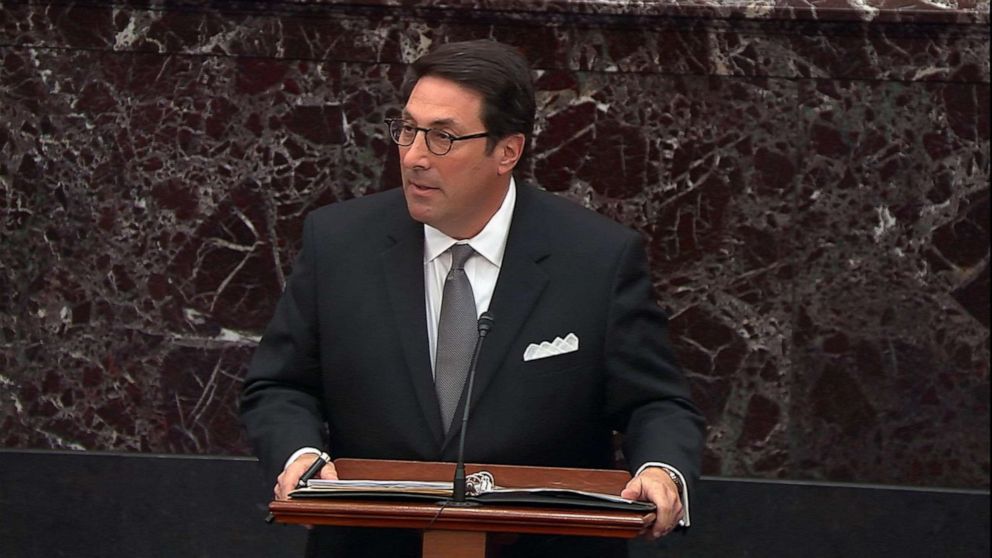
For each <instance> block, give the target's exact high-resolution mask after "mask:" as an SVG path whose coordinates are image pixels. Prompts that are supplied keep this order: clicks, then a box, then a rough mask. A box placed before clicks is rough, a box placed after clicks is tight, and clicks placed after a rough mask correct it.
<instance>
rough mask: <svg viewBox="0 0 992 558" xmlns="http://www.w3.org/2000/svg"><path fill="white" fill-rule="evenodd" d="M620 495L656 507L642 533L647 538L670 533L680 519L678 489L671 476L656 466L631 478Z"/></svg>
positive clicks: (680, 508)
mask: <svg viewBox="0 0 992 558" xmlns="http://www.w3.org/2000/svg"><path fill="white" fill-rule="evenodd" d="M620 496H621V497H622V498H627V499H630V500H641V501H645V502H651V503H653V504H654V505H655V507H656V508H657V510H656V517H655V520H654V523H652V524H651V525H650V526H649V527H648V528H646V529H645V530H644V532H643V533H642V534H643V535H644V536H645V537H646V538H648V539H659V538H661V537H663V536H665V535H667V534H668V533H671V532H672V531H673V530H674V529H675V528H676V527H677V526H678V523H679V520H680V519H682V502H681V500H680V498H679V494H678V489H677V488H676V486H675V483H674V482H672V479H671V477H669V476H668V474H667V473H665V472H664V471H661V470H659V469H657V468H648V469H645V470H644V471H642V472H641V474H639V475H637V476H636V477H634V478H633V479H631V480H630V482H628V483H627V486H626V487H625V488H624V489H623V491H622V492H621V493H620Z"/></svg>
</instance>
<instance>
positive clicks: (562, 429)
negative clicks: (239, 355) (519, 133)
mask: <svg viewBox="0 0 992 558" xmlns="http://www.w3.org/2000/svg"><path fill="white" fill-rule="evenodd" d="M489 309H490V311H491V312H492V313H493V315H494V316H495V326H494V328H493V330H492V332H491V333H490V334H489V336H488V337H487V339H486V342H485V345H484V348H483V350H482V353H481V355H480V362H479V366H478V375H477V376H476V382H475V389H474V391H475V393H473V395H472V416H471V419H470V421H469V431H468V439H467V441H466V448H465V451H466V458H467V460H469V461H472V462H483V463H514V464H523V465H546V466H570V467H608V466H610V464H611V461H612V444H611V432H612V430H618V431H621V432H623V433H624V453H625V457H626V459H627V461H628V464H629V465H630V467H631V469H632V470H636V468H638V467H639V466H640V465H641V464H643V463H645V462H648V461H663V462H665V463H668V464H671V465H673V466H675V467H677V468H678V469H679V470H680V471H682V472H683V473H684V474H685V475H686V477H687V478H688V479H690V483H691V479H692V478H694V477H695V476H697V474H698V470H699V456H700V454H701V449H702V419H701V416H700V414H699V413H698V411H697V410H696V408H695V407H694V406H693V405H692V403H691V402H690V396H689V390H688V387H687V385H686V382H685V380H684V378H683V376H682V374H681V373H680V372H679V370H678V368H677V367H676V365H675V364H674V359H673V355H672V353H671V349H670V346H669V344H668V341H667V334H666V319H665V317H664V315H663V314H662V312H661V311H660V310H659V308H658V307H657V305H656V304H655V301H654V293H653V289H652V286H651V282H650V277H649V274H648V271H647V265H646V258H645V254H644V250H643V245H642V241H641V238H640V236H639V235H637V234H636V233H635V232H633V231H631V230H629V229H627V228H625V227H623V226H621V225H618V224H616V223H614V222H612V221H610V220H609V219H606V218H604V217H601V216H599V215H597V214H595V213H594V212H592V211H589V210H587V209H585V208H582V207H580V206H578V205H577V204H574V203H572V202H570V201H568V200H564V199H562V198H559V197H556V196H554V195H552V194H549V193H546V192H542V191H539V190H536V189H534V188H532V187H528V186H526V185H518V188H517V202H516V207H515V209H514V215H513V221H512V224H511V226H510V232H509V237H508V239H507V246H506V252H505V255H504V259H503V264H502V267H501V270H500V275H499V279H498V281H497V284H496V288H495V291H494V293H493V298H492V302H491V304H490V308H489ZM425 322H426V310H425V302H424V263H423V225H422V224H420V223H417V222H415V221H413V220H412V219H411V218H410V216H409V214H408V213H407V209H406V203H405V200H404V197H403V193H402V191H401V190H399V189H397V190H390V191H386V192H383V193H380V194H375V195H370V196H366V197H363V198H359V199H355V200H351V201H348V202H344V203H339V204H333V205H330V206H327V207H323V208H321V209H319V210H316V211H314V212H313V213H312V214H311V215H310V216H309V217H308V218H307V220H306V224H305V227H304V239H303V248H302V252H301V253H300V255H299V257H298V259H297V261H296V263H295V266H294V269H293V274H292V276H291V277H290V279H289V281H288V284H287V287H286V290H285V292H284V293H283V296H282V299H281V300H280V302H279V305H278V308H277V310H276V314H275V316H274V317H273V319H272V322H271V323H270V325H269V327H268V329H267V330H266V331H265V334H264V336H263V339H262V341H261V343H260V345H259V347H258V350H257V352H256V354H255V357H254V359H253V361H252V363H251V366H250V369H249V372H248V376H247V380H246V384H245V389H244V395H243V399H242V415H243V420H244V422H245V424H246V427H247V430H248V435H249V438H250V440H251V442H252V444H253V446H254V447H255V450H256V452H257V455H258V456H259V457H260V459H261V461H262V463H263V465H264V466H265V468H266V470H267V471H268V474H269V478H271V479H273V481H274V479H275V477H276V476H277V474H278V472H279V471H281V469H282V466H283V464H284V462H285V460H286V459H287V458H288V457H289V455H290V454H291V453H292V452H294V451H296V450H297V449H299V448H301V447H304V446H313V447H325V446H326V447H328V448H329V450H330V452H331V454H332V456H333V457H335V458H337V457H359V458H388V459H413V460H429V461H439V460H440V461H454V460H455V458H456V452H457V435H458V432H459V430H460V421H455V423H456V424H455V426H454V427H453V428H452V429H451V431H450V432H449V433H448V435H447V436H445V435H444V433H443V429H442V426H441V418H440V411H439V408H438V403H437V399H436V396H435V392H434V385H433V379H432V373H431V362H430V355H429V349H428V340H427V330H426V325H425ZM569 333H575V334H576V335H577V336H578V338H579V350H578V351H576V352H573V353H569V354H565V355H561V356H555V357H550V358H545V359H540V360H532V361H529V362H524V360H523V354H524V351H525V349H526V348H527V346H528V345H529V344H531V343H540V342H542V341H551V340H554V339H555V338H556V337H564V336H566V335H567V334H569ZM455 416H458V417H460V416H461V414H460V411H456V415H455ZM325 424H326V428H327V431H326V435H325V431H324V425H325Z"/></svg>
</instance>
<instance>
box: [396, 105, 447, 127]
mask: <svg viewBox="0 0 992 558" xmlns="http://www.w3.org/2000/svg"><path fill="white" fill-rule="evenodd" d="M403 118H404V119H405V120H412V121H413V122H414V123H415V124H419V122H417V119H416V118H414V117H413V115H412V114H410V113H409V112H407V111H406V109H403ZM457 125H458V122H457V121H456V120H455V119H453V118H439V119H437V120H434V121H432V122H430V123H429V124H428V126H429V127H431V128H436V127H438V126H457Z"/></svg>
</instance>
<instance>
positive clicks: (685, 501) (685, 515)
mask: <svg viewBox="0 0 992 558" xmlns="http://www.w3.org/2000/svg"><path fill="white" fill-rule="evenodd" d="M648 467H661V468H662V469H665V470H666V471H671V472H673V473H675V474H676V475H677V476H678V477H679V480H681V481H682V494H680V495H679V496H680V497H681V499H682V519H680V520H679V526H680V527H688V526H689V485H688V484H686V482H685V477H684V476H682V472H681V471H679V470H678V469H676V468H675V467H672V466H671V465H669V464H667V463H660V462H656V461H651V462H648V463H645V464H644V465H641V468H640V469H638V470H637V473H635V474H634V476H635V477H636V476H637V475H640V474H641V473H642V472H643V471H644V469H647V468H648Z"/></svg>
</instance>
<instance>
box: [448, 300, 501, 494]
mask: <svg viewBox="0 0 992 558" xmlns="http://www.w3.org/2000/svg"><path fill="white" fill-rule="evenodd" d="M493 323H494V322H493V314H492V312H488V311H487V312H483V313H482V315H481V316H479V338H478V339H477V340H476V341H475V351H474V352H473V353H472V362H471V365H470V366H469V369H468V381H466V382H465V392H464V396H465V408H464V409H462V431H461V433H460V434H459V436H458V463H456V464H455V479H454V482H453V485H454V486H453V489H452V496H451V502H449V505H452V504H454V505H462V506H466V505H472V503H471V502H466V501H465V431H466V430H467V429H468V414H469V407H470V406H471V403H472V385H473V384H474V383H475V368H476V367H477V366H478V365H479V353H480V352H481V351H482V341H483V340H484V339H485V338H486V335H488V334H489V330H491V329H492V328H493Z"/></svg>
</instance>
